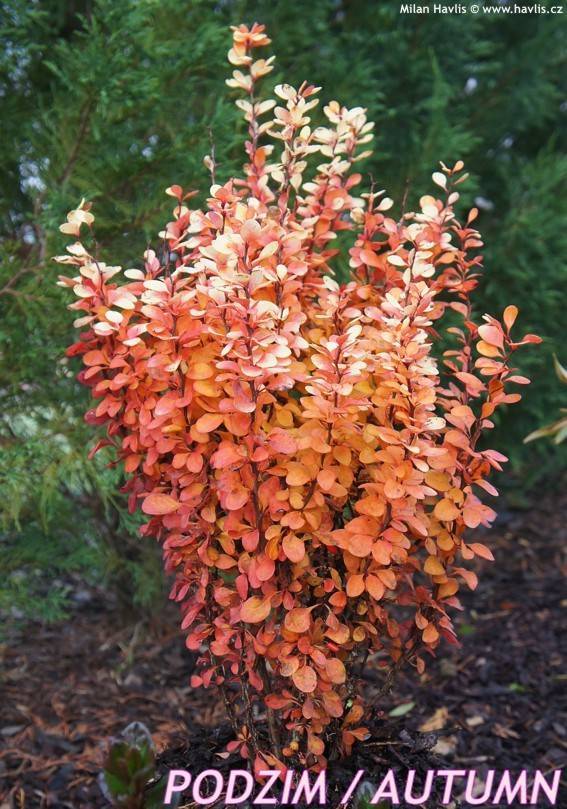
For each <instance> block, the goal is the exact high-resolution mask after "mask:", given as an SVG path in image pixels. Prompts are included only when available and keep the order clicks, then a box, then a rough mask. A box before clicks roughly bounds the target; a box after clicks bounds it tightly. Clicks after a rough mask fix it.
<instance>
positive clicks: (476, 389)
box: [455, 371, 486, 396]
mask: <svg viewBox="0 0 567 809" xmlns="http://www.w3.org/2000/svg"><path fill="white" fill-rule="evenodd" d="M455 376H456V378H457V379H458V380H459V382H462V383H463V384H464V386H465V387H466V389H467V392H468V393H470V394H471V396H478V395H479V394H481V393H482V391H483V390H484V389H485V387H486V386H485V384H484V382H482V381H481V380H480V379H478V378H477V377H476V376H474V374H469V373H467V372H466V371H458V372H457V373H456V374H455Z"/></svg>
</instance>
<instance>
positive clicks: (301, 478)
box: [286, 463, 311, 486]
mask: <svg viewBox="0 0 567 809" xmlns="http://www.w3.org/2000/svg"><path fill="white" fill-rule="evenodd" d="M310 480H311V473H310V472H309V469H307V467H306V466H303V464H300V463H290V464H288V467H287V477H286V483H287V484H288V485H289V486H303V485H304V484H305V483H309V481H310Z"/></svg>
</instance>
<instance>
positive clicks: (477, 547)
mask: <svg viewBox="0 0 567 809" xmlns="http://www.w3.org/2000/svg"><path fill="white" fill-rule="evenodd" d="M469 548H470V549H471V550H472V551H474V553H475V554H476V555H477V556H481V557H482V558H483V559H488V560H489V561H490V562H494V556H493V555H492V551H491V550H490V548H487V547H486V545H483V544H482V543H480V542H469Z"/></svg>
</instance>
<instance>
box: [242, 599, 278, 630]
mask: <svg viewBox="0 0 567 809" xmlns="http://www.w3.org/2000/svg"><path fill="white" fill-rule="evenodd" d="M271 609H272V604H271V598H260V596H252V597H251V598H248V599H247V600H246V601H245V602H244V604H243V605H242V606H241V608H240V620H241V621H245V622H246V623H247V624H259V623H260V622H261V621H265V620H266V618H267V617H268V615H269V614H270V612H271Z"/></svg>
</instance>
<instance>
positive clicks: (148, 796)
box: [99, 722, 179, 809]
mask: <svg viewBox="0 0 567 809" xmlns="http://www.w3.org/2000/svg"><path fill="white" fill-rule="evenodd" d="M155 775H156V762H155V750H154V745H153V741H152V737H151V735H150V732H149V730H148V729H147V727H146V726H145V725H143V724H142V723H141V722H132V724H130V725H128V727H127V728H126V729H125V730H124V731H123V733H122V734H121V736H120V738H118V739H113V740H112V741H111V743H110V746H109V750H108V753H107V755H106V759H105V762H104V769H103V771H102V773H101V774H100V777H99V784H100V788H101V791H102V793H103V795H104V797H105V798H106V799H107V800H108V801H109V802H110V803H111V804H112V806H114V807H115V809H158V807H162V806H163V805H164V804H163V800H164V794H165V783H164V782H162V780H159V781H157V782H155V783H153V782H154V781H155ZM176 798H177V799H178V798H179V796H176ZM176 798H175V797H174V800H173V802H171V803H170V804H169V806H173V807H175V806H177V802H178V801H177V800H176Z"/></svg>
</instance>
